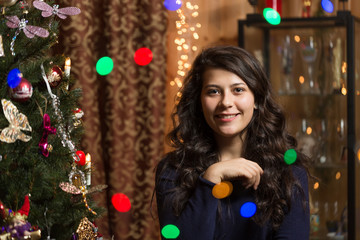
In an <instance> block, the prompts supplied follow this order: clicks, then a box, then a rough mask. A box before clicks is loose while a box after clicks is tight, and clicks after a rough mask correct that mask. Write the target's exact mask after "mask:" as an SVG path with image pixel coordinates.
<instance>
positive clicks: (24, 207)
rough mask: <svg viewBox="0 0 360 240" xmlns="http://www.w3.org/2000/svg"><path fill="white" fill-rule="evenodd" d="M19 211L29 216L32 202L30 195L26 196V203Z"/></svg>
mask: <svg viewBox="0 0 360 240" xmlns="http://www.w3.org/2000/svg"><path fill="white" fill-rule="evenodd" d="M17 212H18V213H20V214H21V215H26V216H29V212H30V202H29V196H28V195H26V196H25V200H24V204H23V205H22V207H21V208H20V210H19V211H17Z"/></svg>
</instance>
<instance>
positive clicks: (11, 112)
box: [0, 99, 32, 143]
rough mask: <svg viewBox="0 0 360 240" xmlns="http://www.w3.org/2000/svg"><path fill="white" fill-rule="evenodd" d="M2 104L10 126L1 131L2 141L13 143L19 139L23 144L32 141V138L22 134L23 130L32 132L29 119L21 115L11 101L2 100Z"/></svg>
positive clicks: (0, 137) (0, 138)
mask: <svg viewBox="0 0 360 240" xmlns="http://www.w3.org/2000/svg"><path fill="white" fill-rule="evenodd" d="M1 104H2V108H3V111H4V114H5V117H6V119H7V120H8V121H9V123H10V125H9V126H8V127H7V128H4V129H3V130H2V131H1V135H0V140H1V141H2V142H7V143H13V142H15V141H16V140H18V139H19V140H21V141H23V142H28V141H30V139H31V136H28V135H26V134H25V133H23V132H21V130H23V131H30V132H31V131H32V129H31V126H30V124H29V121H28V119H27V117H26V116H25V115H24V114H22V113H20V112H19V110H18V109H17V108H16V106H15V105H14V104H13V103H12V102H11V101H9V100H6V99H2V100H1Z"/></svg>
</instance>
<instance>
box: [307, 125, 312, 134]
mask: <svg viewBox="0 0 360 240" xmlns="http://www.w3.org/2000/svg"><path fill="white" fill-rule="evenodd" d="M311 133H312V128H311V127H307V128H306V134H307V135H310V134H311Z"/></svg>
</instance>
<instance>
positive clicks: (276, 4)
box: [266, 0, 282, 16]
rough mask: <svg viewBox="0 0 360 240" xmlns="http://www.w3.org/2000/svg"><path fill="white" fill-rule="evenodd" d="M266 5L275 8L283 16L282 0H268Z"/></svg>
mask: <svg viewBox="0 0 360 240" xmlns="http://www.w3.org/2000/svg"><path fill="white" fill-rule="evenodd" d="M266 7H267V8H272V9H274V10H275V11H277V12H278V13H279V15H280V16H282V15H281V14H282V0H266Z"/></svg>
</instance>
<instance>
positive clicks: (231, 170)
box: [203, 158, 263, 190]
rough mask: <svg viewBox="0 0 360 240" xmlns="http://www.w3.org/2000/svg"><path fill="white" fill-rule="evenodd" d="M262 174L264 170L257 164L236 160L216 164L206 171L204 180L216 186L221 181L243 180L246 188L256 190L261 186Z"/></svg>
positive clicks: (243, 159) (240, 159)
mask: <svg viewBox="0 0 360 240" xmlns="http://www.w3.org/2000/svg"><path fill="white" fill-rule="evenodd" d="M262 173H263V170H262V168H261V167H260V166H259V165H258V164H257V163H256V162H253V161H250V160H247V159H245V158H235V159H231V160H226V161H220V162H217V163H214V164H213V165H211V166H210V167H209V168H208V169H207V170H206V171H205V173H204V175H203V178H205V179H206V180H209V181H210V182H213V183H215V184H217V183H220V182H221V181H228V180H234V179H241V180H243V185H244V187H246V188H249V187H251V186H252V187H253V188H254V189H255V190H256V189H257V188H258V186H259V184H260V176H261V174H262Z"/></svg>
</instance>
